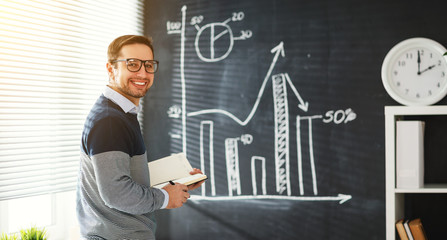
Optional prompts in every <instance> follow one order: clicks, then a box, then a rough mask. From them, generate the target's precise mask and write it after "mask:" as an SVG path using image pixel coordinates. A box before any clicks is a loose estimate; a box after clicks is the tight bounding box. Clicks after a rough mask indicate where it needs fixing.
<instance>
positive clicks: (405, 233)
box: [396, 218, 427, 240]
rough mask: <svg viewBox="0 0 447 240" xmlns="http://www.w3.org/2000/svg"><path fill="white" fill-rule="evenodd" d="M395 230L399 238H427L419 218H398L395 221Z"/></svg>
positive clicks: (420, 239) (410, 239)
mask: <svg viewBox="0 0 447 240" xmlns="http://www.w3.org/2000/svg"><path fill="white" fill-rule="evenodd" d="M396 230H397V233H398V235H399V237H400V239H401V240H427V235H426V234H425V230H424V227H423V226H422V222H421V219H420V218H416V219H413V220H408V219H407V220H404V219H400V220H398V221H397V222H396Z"/></svg>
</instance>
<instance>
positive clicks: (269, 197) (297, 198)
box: [191, 193, 352, 204]
mask: <svg viewBox="0 0 447 240" xmlns="http://www.w3.org/2000/svg"><path fill="white" fill-rule="evenodd" d="M351 198H352V196H351V195H346V194H341V193H339V194H338V195H337V196H283V195H254V196H253V195H248V196H243V195H240V196H221V197H219V196H217V197H206V196H200V195H191V200H193V201H194V200H196V201H201V200H203V201H237V200H257V199H267V200H293V201H315V202H318V201H340V202H339V204H343V203H345V202H346V201H348V200H350V199H351Z"/></svg>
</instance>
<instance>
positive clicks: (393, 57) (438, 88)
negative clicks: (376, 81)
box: [382, 38, 447, 106]
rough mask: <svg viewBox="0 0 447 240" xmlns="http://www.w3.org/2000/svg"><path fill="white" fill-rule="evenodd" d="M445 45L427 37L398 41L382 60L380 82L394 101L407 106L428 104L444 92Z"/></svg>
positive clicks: (445, 70)
mask: <svg viewBox="0 0 447 240" xmlns="http://www.w3.org/2000/svg"><path fill="white" fill-rule="evenodd" d="M445 52H446V48H445V47H443V46H442V45H441V44H439V43H438V42H436V41H433V40H431V39H428V38H410V39H407V40H404V41H402V42H400V43H398V44H397V45H396V46H394V47H393V48H392V49H391V50H390V51H389V52H388V54H387V55H386V57H385V59H384V61H383V64H382V82H383V86H384V87H385V90H386V91H387V92H388V94H389V95H390V96H391V97H392V98H393V99H394V100H396V101H397V102H399V103H401V104H404V105H410V106H424V105H431V104H434V103H436V102H438V101H440V100H441V99H442V98H444V97H445V95H446V94H447V76H446V72H447V61H446V57H445V56H443V54H444V53H445Z"/></svg>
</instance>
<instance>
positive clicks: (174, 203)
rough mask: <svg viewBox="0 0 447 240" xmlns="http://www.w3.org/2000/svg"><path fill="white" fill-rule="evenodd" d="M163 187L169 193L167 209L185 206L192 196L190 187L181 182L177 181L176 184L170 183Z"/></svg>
mask: <svg viewBox="0 0 447 240" xmlns="http://www.w3.org/2000/svg"><path fill="white" fill-rule="evenodd" d="M163 189H164V190H166V192H168V194H169V202H168V206H166V208H167V209H172V208H179V207H181V206H183V204H184V203H186V201H187V200H188V198H189V197H190V196H189V193H188V187H187V186H186V185H184V184H181V183H175V185H171V184H168V185H166V186H165V187H163Z"/></svg>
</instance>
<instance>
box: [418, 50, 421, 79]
mask: <svg viewBox="0 0 447 240" xmlns="http://www.w3.org/2000/svg"><path fill="white" fill-rule="evenodd" d="M418 75H421V53H420V52H419V50H418Z"/></svg>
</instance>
